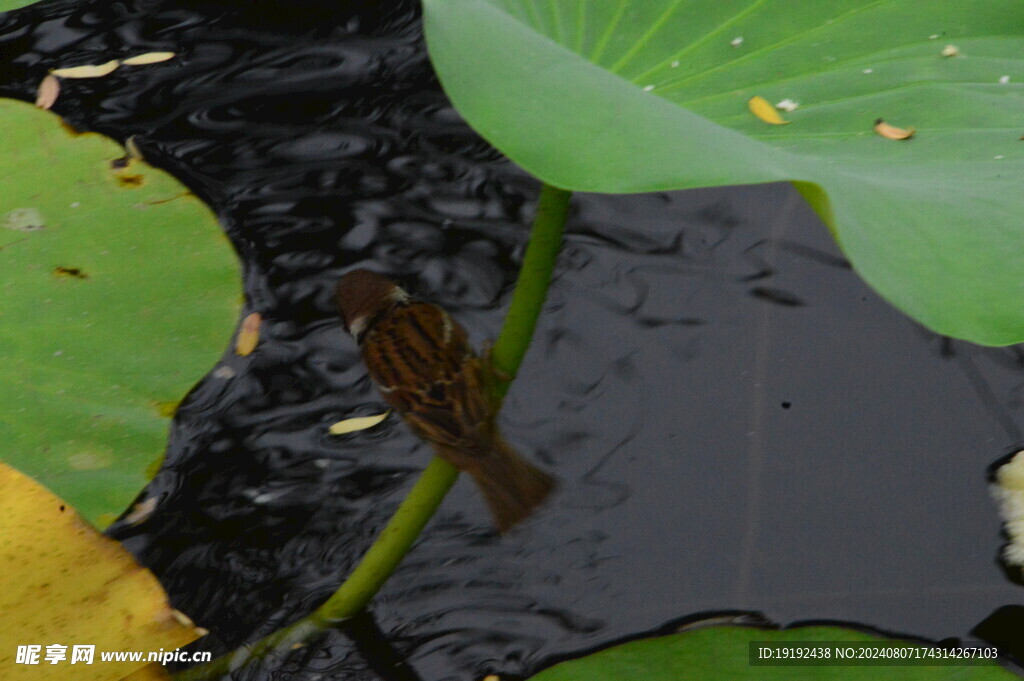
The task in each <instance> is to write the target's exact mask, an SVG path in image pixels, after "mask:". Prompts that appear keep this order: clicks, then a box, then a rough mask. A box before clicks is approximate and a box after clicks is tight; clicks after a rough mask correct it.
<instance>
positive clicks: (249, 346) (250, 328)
mask: <svg viewBox="0 0 1024 681" xmlns="http://www.w3.org/2000/svg"><path fill="white" fill-rule="evenodd" d="M262 323H263V317H262V316H261V315H260V313H259V312H253V313H252V314H251V315H249V316H248V317H246V318H245V319H243V320H242V328H241V330H240V331H239V332H238V339H237V340H236V341H235V354H236V355H238V356H239V357H247V356H248V355H251V354H252V352H253V350H255V349H256V344H257V343H259V342H260V324H262Z"/></svg>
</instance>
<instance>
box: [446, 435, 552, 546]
mask: <svg viewBox="0 0 1024 681" xmlns="http://www.w3.org/2000/svg"><path fill="white" fill-rule="evenodd" d="M467 459H468V460H467ZM460 463H462V464H464V465H463V466H460V467H461V468H463V469H464V470H465V471H466V472H467V473H469V474H470V476H472V478H473V480H474V481H475V482H476V484H477V487H479V488H480V493H481V494H483V496H484V501H485V502H486V503H487V507H488V508H489V509H490V511H491V515H493V516H494V523H495V524H496V525H497V526H498V529H499V530H500V531H502V532H504V531H506V530H508V529H509V528H511V527H512V526H514V525H516V524H517V523H519V522H520V521H522V520H525V519H526V517H527V516H529V515H530V514H531V513H533V511H534V509H535V508H537V506H539V505H540V504H542V503H544V500H545V499H547V497H548V495H549V494H551V490H552V489H554V487H555V481H554V479H553V478H552V477H551V476H550V475H548V474H547V473H545V472H544V471H542V470H541V469H539V468H537V467H536V466H534V465H533V464H532V463H530V462H529V461H527V460H526V459H524V458H522V457H521V456H519V454H518V453H516V451H515V450H514V449H512V447H511V446H510V445H509V444H508V443H507V442H505V440H504V439H502V438H501V436H500V435H499V436H497V437H496V438H495V441H494V448H493V449H492V450H491V451H490V452H488V453H487V454H484V455H483V456H474V457H472V458H469V457H466V458H463V459H462V461H460Z"/></svg>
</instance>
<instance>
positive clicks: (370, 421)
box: [328, 411, 391, 435]
mask: <svg viewBox="0 0 1024 681" xmlns="http://www.w3.org/2000/svg"><path fill="white" fill-rule="evenodd" d="M390 413H391V412H390V411H386V412H384V413H383V414H376V415H374V416H357V417H356V418H352V419H345V420H344V421H338V422H337V423H335V424H334V425H333V426H331V427H330V429H329V430H328V432H329V433H330V434H331V435H344V434H345V433H354V432H356V431H357V430H366V429H367V428H373V427H374V426H375V425H377V424H378V423H380V422H381V421H383V420H384V419H386V418H387V417H388V414H390Z"/></svg>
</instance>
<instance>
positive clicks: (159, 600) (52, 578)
mask: <svg viewBox="0 0 1024 681" xmlns="http://www.w3.org/2000/svg"><path fill="white" fill-rule="evenodd" d="M0 575H3V588H0V678H2V679H4V680H5V681H20V680H21V679H26V680H28V679H32V680H33V681H58V680H61V681H63V680H65V679H74V680H75V681H117V680H119V679H125V678H131V679H133V681H144V680H146V679H149V680H155V679H160V678H166V675H164V676H160V674H162V673H163V670H162V668H160V665H157V668H153V669H148V670H146V671H142V670H144V669H145V668H146V667H147V666H149V665H150V661H149V660H148V659H147V656H148V654H149V653H150V652H159V651H174V650H175V649H176V648H179V647H181V646H183V645H185V644H187V643H190V642H191V641H194V640H195V639H197V638H199V636H200V635H201V634H202V633H203V632H202V630H200V629H198V628H197V627H196V626H195V625H193V624H191V623H190V622H188V620H187V618H184V617H183V616H182V615H181V613H178V612H176V611H175V610H174V609H173V608H171V606H170V605H169V604H168V602H167V596H166V594H165V593H164V591H163V589H162V588H161V586H160V583H159V582H157V580H156V577H154V576H153V574H152V573H151V572H150V571H149V570H147V569H145V568H144V567H142V566H140V565H139V564H138V563H136V562H135V559H134V558H133V557H132V555H131V554H130V553H128V551H126V550H125V549H124V548H123V547H122V546H121V545H120V544H119V543H118V542H116V541H114V540H113V539H110V538H108V537H105V536H103V535H102V534H100V533H99V532H97V531H96V530H95V529H93V527H92V526H91V525H89V523H87V522H86V521H85V520H83V519H82V517H81V516H79V515H78V513H77V512H76V511H75V510H74V509H73V508H71V507H70V506H68V505H67V504H66V503H65V502H64V501H62V500H61V499H60V498H59V497H56V496H54V495H53V494H51V493H50V491H49V490H47V489H46V488H45V487H42V486H41V485H39V484H38V483H36V482H35V481H34V480H32V479H31V478H29V477H28V476H26V475H24V474H22V473H20V472H18V471H16V470H15V469H13V468H11V467H9V466H7V465H5V464H0ZM182 620H184V622H185V623H182ZM36 646H38V647H36ZM76 647H77V648H76ZM89 647H92V656H91V657H92V662H91V664H90V663H88V662H87V661H86V658H87V657H88V655H87V653H88V650H89ZM135 651H137V652H140V653H142V659H141V660H138V661H121V662H112V661H104V660H103V659H102V655H103V653H110V652H115V653H117V652H135ZM52 660H56V661H52ZM73 660H75V661H74V662H73Z"/></svg>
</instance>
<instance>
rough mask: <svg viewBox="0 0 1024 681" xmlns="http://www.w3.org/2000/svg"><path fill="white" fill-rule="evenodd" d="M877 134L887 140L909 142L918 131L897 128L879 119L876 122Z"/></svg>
mask: <svg viewBox="0 0 1024 681" xmlns="http://www.w3.org/2000/svg"><path fill="white" fill-rule="evenodd" d="M875 132H876V133H877V134H878V135H880V136H882V137H884V138H885V139H887V140H908V139H910V138H911V137H913V136H914V133H915V132H917V131H916V130H914V129H913V128H897V127H896V126H895V125H889V124H888V123H886V122H885V121H884V120H882V119H881V118H879V119H877V120H876V121H875Z"/></svg>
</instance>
